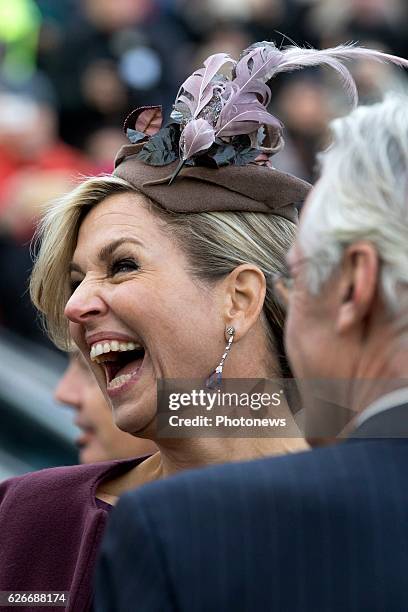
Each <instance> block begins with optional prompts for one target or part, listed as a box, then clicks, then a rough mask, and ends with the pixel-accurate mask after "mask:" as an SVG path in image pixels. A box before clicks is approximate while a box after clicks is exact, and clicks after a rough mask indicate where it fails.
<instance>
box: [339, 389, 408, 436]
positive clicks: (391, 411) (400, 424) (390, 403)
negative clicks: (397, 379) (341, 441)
mask: <svg viewBox="0 0 408 612" xmlns="http://www.w3.org/2000/svg"><path fill="white" fill-rule="evenodd" d="M350 438H408V388H404V389H399V390H397V391H393V392H391V393H388V394H387V395H385V396H383V397H382V398H380V399H379V400H377V401H375V402H374V403H373V404H372V405H371V406H369V407H368V408H366V410H364V412H363V413H362V414H361V415H360V417H359V418H358V419H357V422H356V427H355V429H354V431H353V432H352V433H351V434H350Z"/></svg>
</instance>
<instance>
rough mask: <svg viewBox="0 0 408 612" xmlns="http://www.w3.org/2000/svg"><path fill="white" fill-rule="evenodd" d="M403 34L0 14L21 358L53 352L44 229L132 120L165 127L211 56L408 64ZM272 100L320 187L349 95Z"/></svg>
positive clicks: (125, 7) (308, 92) (403, 18)
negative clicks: (313, 56) (39, 284)
mask: <svg viewBox="0 0 408 612" xmlns="http://www.w3.org/2000/svg"><path fill="white" fill-rule="evenodd" d="M407 25H408V5H407V2H406V0H341V2H339V1H338V0H58V2H55V1H53V0H13V1H12V2H10V0H0V327H1V328H2V329H3V330H7V331H8V332H13V333H14V334H17V336H15V337H17V338H21V339H22V344H21V346H22V347H23V350H24V346H26V344H25V343H27V342H31V343H33V344H31V345H30V346H38V345H43V346H46V347H48V349H49V350H52V349H51V345H50V344H49V343H48V341H47V340H46V338H45V335H44V334H43V332H42V331H41V329H40V326H39V325H38V323H37V320H36V315H35V313H34V310H33V309H32V307H31V305H30V301H29V297H28V293H27V280H28V276H29V272H30V268H31V258H30V247H29V245H30V239H31V237H32V234H33V229H34V227H35V223H36V219H37V218H38V215H39V214H40V212H41V210H42V209H43V207H44V206H46V205H47V203H49V202H50V201H51V200H53V199H55V198H56V197H58V196H59V195H60V194H62V193H64V192H66V191H68V190H69V189H70V188H71V187H72V186H73V185H74V184H75V183H76V182H77V181H78V180H79V177H80V176H81V175H82V176H83V175H89V174H95V173H97V174H98V173H101V172H110V171H111V170H112V168H113V159H114V156H115V153H116V151H117V150H118V148H119V147H120V145H121V144H122V143H124V142H125V141H126V138H125V136H124V134H123V130H122V125H123V122H124V119H125V117H126V115H127V114H128V113H129V112H130V110H132V109H133V108H135V107H137V106H141V105H145V104H162V105H163V107H164V111H165V114H167V115H168V114H169V113H170V111H171V106H172V102H173V100H174V98H175V95H176V93H177V90H178V87H179V85H180V84H181V82H182V81H183V80H184V79H185V78H186V77H187V76H188V75H189V74H190V73H191V72H192V71H193V70H194V68H197V67H199V66H200V65H201V64H202V61H203V60H204V59H205V58H206V57H207V56H208V55H210V54H212V53H215V52H220V51H224V52H227V53H229V54H231V55H232V56H234V57H236V58H237V57H238V56H239V54H240V52H241V50H243V49H245V48H246V47H248V46H249V45H250V44H252V43H253V42H255V41H260V40H270V41H274V42H275V44H276V45H277V46H285V45H288V44H297V45H300V46H308V45H310V46H313V47H317V48H323V47H331V46H335V45H337V44H339V43H345V42H358V43H359V44H361V45H364V46H367V47H372V48H377V49H381V50H383V51H387V52H390V53H394V54H397V55H401V56H403V57H408V34H407V32H408V28H407ZM350 67H351V71H352V73H353V75H354V77H355V79H356V81H357V85H358V90H359V94H360V100H361V102H363V103H364V102H372V101H375V100H377V99H379V98H381V96H382V93H383V92H384V91H387V90H389V89H404V88H407V82H408V81H407V76H406V74H405V73H404V71H402V70H398V69H396V68H392V67H389V66H385V65H382V64H379V63H376V62H360V63H354V64H353V65H351V66H350ZM272 92H273V100H272V106H273V112H274V114H276V115H277V116H278V117H279V118H280V119H281V120H282V121H283V123H284V124H285V126H286V131H285V141H286V146H285V149H284V150H283V151H282V152H281V153H279V154H278V155H277V156H276V158H274V162H275V165H276V166H277V167H279V168H281V169H283V170H286V171H288V172H292V173H294V174H296V175H298V176H300V177H302V178H305V179H306V180H309V181H313V180H314V178H315V173H316V162H315V153H316V151H317V150H319V149H321V148H322V147H324V146H325V145H326V144H327V142H328V138H329V136H328V130H327V125H328V122H329V121H330V119H331V118H333V117H334V116H338V115H340V114H343V113H345V112H347V111H348V109H349V107H348V102H347V99H346V98H345V95H344V92H343V91H342V90H341V88H340V86H339V84H338V83H337V82H336V77H333V75H329V74H328V73H326V72H325V71H324V70H314V69H310V70H309V71H302V72H301V73H299V75H298V74H296V73H294V74H290V75H282V76H279V77H278V78H276V79H275V82H274V83H273V85H272ZM0 400H1V398H0ZM0 436H1V433H0ZM0 441H1V437H0Z"/></svg>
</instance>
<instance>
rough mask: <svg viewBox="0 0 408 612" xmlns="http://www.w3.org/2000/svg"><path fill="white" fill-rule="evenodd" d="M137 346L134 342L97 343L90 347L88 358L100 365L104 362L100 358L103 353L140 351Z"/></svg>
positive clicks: (112, 341)
mask: <svg viewBox="0 0 408 612" xmlns="http://www.w3.org/2000/svg"><path fill="white" fill-rule="evenodd" d="M142 348H143V347H141V346H140V345H139V344H135V342H118V341H117V340H111V341H110V342H98V343H97V344H93V345H92V347H91V352H90V358H91V360H92V361H96V362H97V363H102V362H103V361H106V360H105V359H104V358H103V357H102V358H100V356H101V355H103V354H104V353H118V352H124V351H135V350H138V349H142Z"/></svg>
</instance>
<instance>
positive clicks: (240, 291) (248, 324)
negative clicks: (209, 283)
mask: <svg viewBox="0 0 408 612" xmlns="http://www.w3.org/2000/svg"><path fill="white" fill-rule="evenodd" d="M265 293H266V281H265V276H264V274H263V272H262V270H260V268H258V267H257V266H255V265H252V264H241V265H240V266H237V267H236V268H234V270H233V271H232V272H230V274H229V275H228V277H227V278H226V279H225V294H224V295H225V302H224V313H223V314H224V319H225V323H226V325H227V326H228V325H232V326H233V327H234V329H235V336H234V338H235V340H239V339H240V338H242V337H243V336H245V335H246V334H247V332H248V331H249V330H250V329H251V328H252V327H253V325H254V324H255V323H256V322H257V321H258V319H259V317H260V314H261V312H262V308H263V305H264V301H265Z"/></svg>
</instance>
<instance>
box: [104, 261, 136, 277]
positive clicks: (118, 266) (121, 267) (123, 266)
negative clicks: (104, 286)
mask: <svg viewBox="0 0 408 612" xmlns="http://www.w3.org/2000/svg"><path fill="white" fill-rule="evenodd" d="M138 269H139V265H138V264H137V263H136V262H135V261H134V260H133V259H120V260H119V261H115V262H114V263H113V264H112V265H111V268H110V273H111V274H112V275H113V274H120V273H121V272H133V271H134V270H138Z"/></svg>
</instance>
